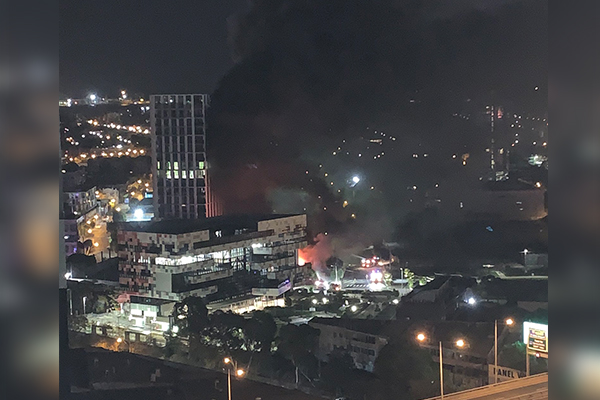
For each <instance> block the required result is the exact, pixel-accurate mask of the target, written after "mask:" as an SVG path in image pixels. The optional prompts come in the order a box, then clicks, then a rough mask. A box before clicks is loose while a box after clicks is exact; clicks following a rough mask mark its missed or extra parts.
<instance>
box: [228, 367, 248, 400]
mask: <svg viewBox="0 0 600 400" xmlns="http://www.w3.org/2000/svg"><path fill="white" fill-rule="evenodd" d="M223 362H224V363H225V364H227V365H228V366H229V368H227V396H228V399H229V400H231V370H232V369H233V370H235V375H236V376H237V377H238V378H241V377H243V376H244V375H245V374H246V371H244V370H243V369H242V368H238V365H237V362H235V360H234V359H233V358H231V357H225V358H224V359H223ZM231 367H233V368H231Z"/></svg>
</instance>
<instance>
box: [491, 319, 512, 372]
mask: <svg viewBox="0 0 600 400" xmlns="http://www.w3.org/2000/svg"><path fill="white" fill-rule="evenodd" d="M504 324H506V325H508V326H511V325H512V324H514V321H513V320H512V318H507V319H506V320H505V321H504ZM494 383H498V320H497V319H496V320H494Z"/></svg>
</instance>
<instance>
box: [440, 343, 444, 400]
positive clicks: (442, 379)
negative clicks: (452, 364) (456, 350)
mask: <svg viewBox="0 0 600 400" xmlns="http://www.w3.org/2000/svg"><path fill="white" fill-rule="evenodd" d="M443 365H444V362H443V361H442V342H441V341H440V398H441V399H443V398H444V367H443Z"/></svg>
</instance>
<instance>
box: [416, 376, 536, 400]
mask: <svg viewBox="0 0 600 400" xmlns="http://www.w3.org/2000/svg"><path fill="white" fill-rule="evenodd" d="M472 399H485V400H547V399H548V373H543V374H538V375H533V376H529V377H526V378H521V379H514V380H511V381H506V382H501V383H496V384H493V385H488V386H482V387H478V388H475V389H469V390H464V391H462V392H456V393H451V394H447V395H444V400H472ZM427 400H441V397H440V396H438V397H432V398H430V399H427Z"/></svg>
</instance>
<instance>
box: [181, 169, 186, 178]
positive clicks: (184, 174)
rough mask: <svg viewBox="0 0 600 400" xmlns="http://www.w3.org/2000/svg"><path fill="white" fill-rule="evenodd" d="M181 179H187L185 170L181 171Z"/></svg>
mask: <svg viewBox="0 0 600 400" xmlns="http://www.w3.org/2000/svg"><path fill="white" fill-rule="evenodd" d="M181 177H182V178H183V179H186V178H187V176H186V171H185V170H183V171H181Z"/></svg>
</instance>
